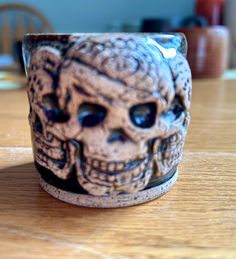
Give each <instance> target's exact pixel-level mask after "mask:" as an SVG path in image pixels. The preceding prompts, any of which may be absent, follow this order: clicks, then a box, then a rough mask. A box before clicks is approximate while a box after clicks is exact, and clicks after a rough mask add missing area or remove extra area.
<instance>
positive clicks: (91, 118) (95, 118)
mask: <svg viewBox="0 0 236 259" xmlns="http://www.w3.org/2000/svg"><path fill="white" fill-rule="evenodd" d="M106 114H107V110H106V108H104V107H103V106H101V105H98V104H93V103H83V104H81V105H80V107H79V109H78V115H77V118H78V121H79V123H80V125H81V126H83V127H94V126H96V125H98V124H100V123H101V122H103V120H104V119H105V117H106Z"/></svg>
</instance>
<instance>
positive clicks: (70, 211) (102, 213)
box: [0, 163, 138, 225]
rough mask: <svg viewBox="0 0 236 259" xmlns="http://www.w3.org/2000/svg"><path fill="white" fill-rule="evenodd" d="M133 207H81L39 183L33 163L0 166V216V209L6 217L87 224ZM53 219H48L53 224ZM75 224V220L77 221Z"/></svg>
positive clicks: (120, 214)
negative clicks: (70, 220)
mask: <svg viewBox="0 0 236 259" xmlns="http://www.w3.org/2000/svg"><path fill="white" fill-rule="evenodd" d="M134 208H136V209H135V210H137V208H138V207H137V206H134V207H127V208H117V209H114V208H113V209H99V208H85V207H78V206H75V205H71V204H67V203H65V202H62V201H60V200H58V199H56V198H54V197H52V196H50V195H49V194H48V193H46V192H45V191H44V190H43V189H42V188H41V186H40V185H39V177H38V173H37V171H36V169H35V166H34V163H27V164H21V165H17V166H13V167H8V168H3V169H0V216H1V212H3V211H4V213H5V214H7V215H8V218H11V219H13V218H14V217H15V218H17V217H18V218H21V217H24V218H31V219H32V218H35V219H36V218H38V219H39V218H44V217H47V218H48V217H50V218H53V219H57V218H60V219H64V220H65V219H69V218H70V219H73V218H76V219H77V220H79V221H84V220H86V221H88V222H90V223H91V224H93V222H94V224H95V223H96V225H97V224H98V222H100V221H101V222H104V220H105V219H104V217H105V218H106V217H110V216H112V217H114V218H116V216H117V217H119V218H120V217H122V214H124V215H125V214H127V213H130V212H132V211H133V210H134ZM53 222H54V223H55V221H53V220H52V221H51V224H54V223H53ZM77 223H78V221H77Z"/></svg>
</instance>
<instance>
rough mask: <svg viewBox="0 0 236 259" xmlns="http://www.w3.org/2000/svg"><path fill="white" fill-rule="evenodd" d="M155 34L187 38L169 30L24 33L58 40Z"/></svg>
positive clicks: (163, 36)
mask: <svg viewBox="0 0 236 259" xmlns="http://www.w3.org/2000/svg"><path fill="white" fill-rule="evenodd" d="M119 35H121V36H125V35H131V36H140V37H146V36H155V37H158V38H166V39H171V38H178V37H181V38H185V35H184V33H182V32H169V33H158V32H72V33H64V32H62V33H26V34H24V40H26V39H33V40H44V39H46V40H58V39H59V38H61V37H66V38H67V37H71V36H111V37H113V36H119Z"/></svg>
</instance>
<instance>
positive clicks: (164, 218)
mask: <svg viewBox="0 0 236 259" xmlns="http://www.w3.org/2000/svg"><path fill="white" fill-rule="evenodd" d="M235 100H236V82H235V81H220V80H219V81H212V80H211V81H196V82H194V91H193V98H192V111H191V113H192V121H191V125H190V129H189V134H188V138H187V142H186V145H185V153H184V158H183V162H182V164H181V166H180V167H179V171H180V176H179V179H178V181H177V184H176V185H175V187H174V188H173V189H172V190H171V191H170V192H169V193H168V194H166V195H165V196H163V197H162V198H161V199H159V200H155V201H152V202H149V203H146V204H144V205H139V206H134V207H129V208H122V209H87V208H79V207H75V206H72V205H69V204H66V203H63V202H61V201H58V200H56V199H54V198H52V197H51V196H49V195H48V194H47V193H45V192H44V191H42V190H41V188H40V186H39V184H38V176H37V173H36V170H35V169H34V165H33V163H32V151H31V148H30V145H31V143H30V135H29V127H28V122H27V110H28V105H27V98H26V95H25V92H24V90H18V91H11V92H10V91H6V92H1V95H0V108H1V109H0V258H4V259H5V258H26V259H28V258H79V257H80V258H197V259H198V258H206V259H208V258H232V259H233V258H236V246H235V244H236V184H235V182H236V174H235V170H236V169H235V168H236V152H235V149H236V102H235Z"/></svg>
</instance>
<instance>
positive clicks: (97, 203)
mask: <svg viewBox="0 0 236 259" xmlns="http://www.w3.org/2000/svg"><path fill="white" fill-rule="evenodd" d="M177 178H178V170H176V172H175V173H174V174H173V176H172V177H171V178H170V179H169V180H168V181H166V182H164V183H162V184H160V185H158V186H155V187H152V188H150V189H147V190H143V191H140V192H137V193H132V194H121V195H111V196H105V197H104V196H93V195H88V194H79V193H72V192H68V191H64V190H62V189H59V188H57V187H55V186H53V185H51V184H49V183H47V182H46V181H45V180H43V178H42V177H41V176H40V185H41V187H42V188H43V189H44V191H46V192H47V193H49V194H50V195H52V196H53V197H54V198H57V199H59V200H61V201H64V202H67V203H70V204H73V205H77V206H82V207H90V208H119V207H128V206H133V205H137V204H141V203H145V202H148V201H152V200H154V199H156V198H159V197H161V196H162V195H164V194H165V193H167V192H168V191H169V190H170V189H171V188H172V186H173V185H174V184H175V182H176V180H177Z"/></svg>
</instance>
